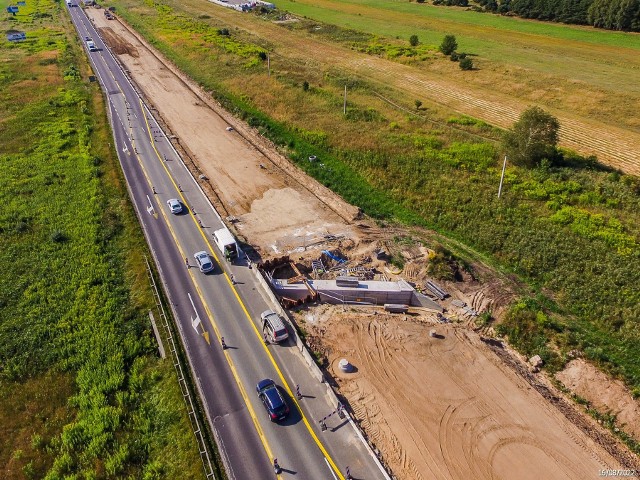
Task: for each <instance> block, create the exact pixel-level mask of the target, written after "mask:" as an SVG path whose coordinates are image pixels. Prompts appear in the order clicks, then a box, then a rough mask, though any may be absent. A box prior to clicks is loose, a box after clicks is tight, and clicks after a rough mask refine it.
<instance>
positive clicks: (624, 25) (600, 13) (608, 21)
mask: <svg viewBox="0 0 640 480" xmlns="http://www.w3.org/2000/svg"><path fill="white" fill-rule="evenodd" d="M433 3H434V4H436V5H438V4H448V5H461V6H464V4H466V2H463V3H461V2H458V1H451V0H448V1H442V0H435V1H434V2H433ZM477 3H478V4H479V5H480V6H481V7H482V8H483V9H484V10H485V11H489V12H495V13H500V14H503V15H517V16H519V17H523V18H534V19H537V20H546V21H554V22H562V23H574V24H579V25H591V26H594V27H598V28H606V29H609V30H624V31H633V32H640V0H477Z"/></svg>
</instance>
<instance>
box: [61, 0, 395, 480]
mask: <svg viewBox="0 0 640 480" xmlns="http://www.w3.org/2000/svg"><path fill="white" fill-rule="evenodd" d="M69 12H70V15H71V18H72V20H73V22H74V24H75V26H76V29H77V30H78V33H79V35H80V39H81V41H82V42H83V43H84V45H85V49H86V50H87V54H88V55H89V58H90V60H91V63H92V65H93V68H94V71H95V73H96V75H97V76H98V78H99V81H100V84H101V86H102V88H103V90H104V92H105V95H106V98H107V105H108V108H109V115H110V119H111V123H112V129H113V136H114V141H115V146H116V149H117V151H118V155H119V158H120V163H121V165H122V169H123V171H124V175H125V178H126V181H127V183H128V189H129V194H130V197H131V200H132V201H133V204H134V206H135V208H136V211H137V212H138V216H139V218H140V223H141V225H142V227H143V230H144V232H145V236H146V238H147V242H148V243H149V246H150V248H151V250H152V252H153V256H154V260H155V262H156V265H157V267H158V270H159V272H160V275H161V277H162V282H163V287H164V289H165V292H166V293H167V295H168V297H169V300H170V302H171V304H172V310H173V313H174V317H175V320H176V322H177V325H178V329H179V331H180V334H181V339H182V342H183V346H184V348H185V350H186V353H187V356H188V359H189V362H190V367H191V369H192V373H193V374H194V377H195V379H196V382H197V387H198V390H199V394H200V396H201V400H202V403H203V405H204V406H205V410H206V415H207V418H208V421H209V424H210V426H211V428H212V430H213V431H214V435H215V438H216V441H217V442H218V447H219V449H220V451H221V454H222V456H223V460H224V463H225V468H226V470H227V474H228V476H229V478H231V479H238V480H253V479H265V478H276V474H275V472H274V468H273V461H274V459H275V458H277V460H278V464H279V465H280V466H281V467H282V472H281V473H280V474H279V475H277V478H282V479H284V478H297V479H302V480H308V479H318V480H320V479H338V478H339V479H344V478H346V471H347V467H349V470H350V473H351V475H352V476H353V478H357V479H362V480H364V479H378V478H381V479H382V478H388V477H387V476H386V474H385V473H384V472H382V471H381V470H380V468H379V467H378V465H377V463H376V462H375V461H374V459H373V458H372V456H371V455H370V452H369V450H368V449H367V448H366V447H365V445H364V444H363V442H362V441H361V439H360V438H359V436H358V435H357V432H356V430H355V428H353V425H352V424H351V423H350V421H349V419H348V417H347V419H346V420H341V419H339V417H338V416H337V415H333V416H331V417H330V418H329V419H328V420H327V421H326V424H327V427H328V429H327V430H326V431H322V430H321V429H320V426H319V421H318V420H319V419H321V418H322V417H324V416H326V415H328V414H329V413H331V412H332V411H333V410H334V409H335V405H332V404H331V403H330V398H329V397H328V396H327V394H326V386H325V385H324V384H322V383H320V382H319V381H318V380H316V379H315V378H314V377H313V376H312V375H311V373H310V371H309V369H308V368H307V366H306V363H305V361H304V359H303V357H302V356H301V354H300V351H299V350H298V349H297V347H296V346H295V344H294V343H293V342H292V341H289V342H285V343H284V344H281V345H266V344H265V343H264V341H263V336H262V331H261V325H260V323H259V316H260V313H261V312H262V311H264V310H266V309H269V308H271V307H270V305H269V303H268V302H267V299H266V296H265V294H264V292H263V291H262V290H261V288H260V287H259V284H258V283H257V281H256V279H255V276H254V272H253V270H251V269H250V268H248V265H247V263H246V259H240V260H239V261H237V262H236V264H234V265H232V264H229V263H228V262H227V261H226V260H224V258H223V257H222V256H221V254H220V251H219V250H217V247H216V246H215V245H214V242H213V237H212V232H213V231H214V230H216V229H218V228H222V226H223V224H222V222H221V220H220V218H219V217H218V215H217V213H216V212H215V211H214V210H213V208H212V206H211V204H210V203H209V202H208V201H207V199H206V197H205V195H204V193H203V192H202V190H201V189H200V187H199V185H198V183H197V181H196V179H194V178H193V177H192V176H191V175H190V174H189V172H188V171H187V169H186V168H185V166H184V164H183V163H182V161H181V160H180V158H179V157H178V155H177V153H176V152H175V150H174V149H173V147H172V146H171V144H170V142H169V141H168V139H167V138H166V136H165V135H164V133H163V132H162V130H161V129H160V127H159V126H158V124H157V123H156V121H155V120H154V119H153V116H152V115H151V113H150V111H149V110H148V109H147V108H146V106H145V105H144V104H143V102H142V101H141V99H140V97H139V95H138V93H137V92H136V91H135V89H134V87H133V86H132V85H131V83H130V82H129V80H128V79H127V78H126V76H125V74H124V72H123V71H122V69H121V68H120V67H119V65H118V63H117V61H116V59H115V58H114V56H113V55H112V54H111V53H110V52H109V51H108V49H107V47H106V45H104V43H103V42H102V40H101V38H100V37H99V35H98V32H97V31H96V30H95V29H94V27H93V25H92V24H91V22H90V21H89V19H88V18H87V16H86V15H85V14H84V11H83V10H82V8H80V7H71V8H69ZM87 38H90V39H92V40H93V42H94V43H95V45H96V47H97V48H98V51H95V52H89V50H88V48H87ZM212 134H213V135H235V132H227V131H222V132H213V133H212ZM239 141H240V140H239ZM230 161H232V159H230ZM171 198H177V199H179V200H180V201H181V202H182V204H183V206H184V209H183V212H182V213H181V214H178V215H173V214H171V212H170V211H169V209H168V207H167V205H166V202H167V200H169V199H171ZM200 250H206V251H208V252H209V253H210V254H212V255H213V256H214V257H215V270H214V271H213V272H210V273H209V274H203V273H201V272H200V271H199V270H198V268H197V267H196V263H195V259H194V258H193V254H194V253H195V252H197V251H200ZM187 262H188V264H189V267H187ZM221 337H224V339H225V343H226V345H227V347H228V348H226V349H223V348H222V346H221ZM264 378H272V379H273V380H275V381H276V383H277V384H278V385H280V387H281V392H282V393H283V395H284V396H285V398H286V400H287V403H288V404H289V406H290V408H291V414H290V415H289V417H288V418H287V419H286V420H285V421H284V422H282V423H272V422H271V421H270V420H269V419H268V417H267V413H266V411H265V409H264V407H263V405H262V403H261V402H260V401H259V399H258V398H257V395H256V392H255V385H256V384H257V382H258V381H260V380H262V379H264ZM296 385H300V390H301V393H302V394H303V397H302V398H300V399H299V398H297V396H296V395H295V386H296Z"/></svg>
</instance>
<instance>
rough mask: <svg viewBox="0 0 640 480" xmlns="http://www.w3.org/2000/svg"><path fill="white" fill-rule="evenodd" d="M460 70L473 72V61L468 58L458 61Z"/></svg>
mask: <svg viewBox="0 0 640 480" xmlns="http://www.w3.org/2000/svg"><path fill="white" fill-rule="evenodd" d="M460 68H461V69H462V70H473V60H471V58H470V57H464V58H461V59H460Z"/></svg>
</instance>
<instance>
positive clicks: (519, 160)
mask: <svg viewBox="0 0 640 480" xmlns="http://www.w3.org/2000/svg"><path fill="white" fill-rule="evenodd" d="M559 129H560V122H558V119H557V118H556V117H554V116H553V115H551V114H550V113H548V112H545V111H544V110H543V109H542V108H540V107H529V108H528V109H526V110H525V111H524V112H522V114H521V115H520V118H519V119H518V121H517V122H516V123H514V124H513V128H512V129H511V130H508V131H507V132H506V133H505V134H504V137H503V146H504V149H505V152H506V154H507V156H508V157H509V160H511V162H512V163H514V164H515V165H522V166H528V167H533V166H536V165H538V164H539V163H540V162H541V161H542V160H543V159H545V158H546V159H550V160H551V159H553V158H554V157H555V156H556V154H557V150H556V146H557V144H558V130H559Z"/></svg>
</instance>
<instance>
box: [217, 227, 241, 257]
mask: <svg viewBox="0 0 640 480" xmlns="http://www.w3.org/2000/svg"><path fill="white" fill-rule="evenodd" d="M213 238H214V240H215V242H216V245H218V248H219V249H220V251H221V252H222V254H223V255H224V258H226V259H227V261H228V262H233V261H234V260H235V259H236V258H238V257H239V256H240V248H238V244H237V243H236V239H235V238H234V237H233V235H232V234H231V232H230V231H229V230H228V229H227V228H221V229H220V230H216V231H215V232H213Z"/></svg>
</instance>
